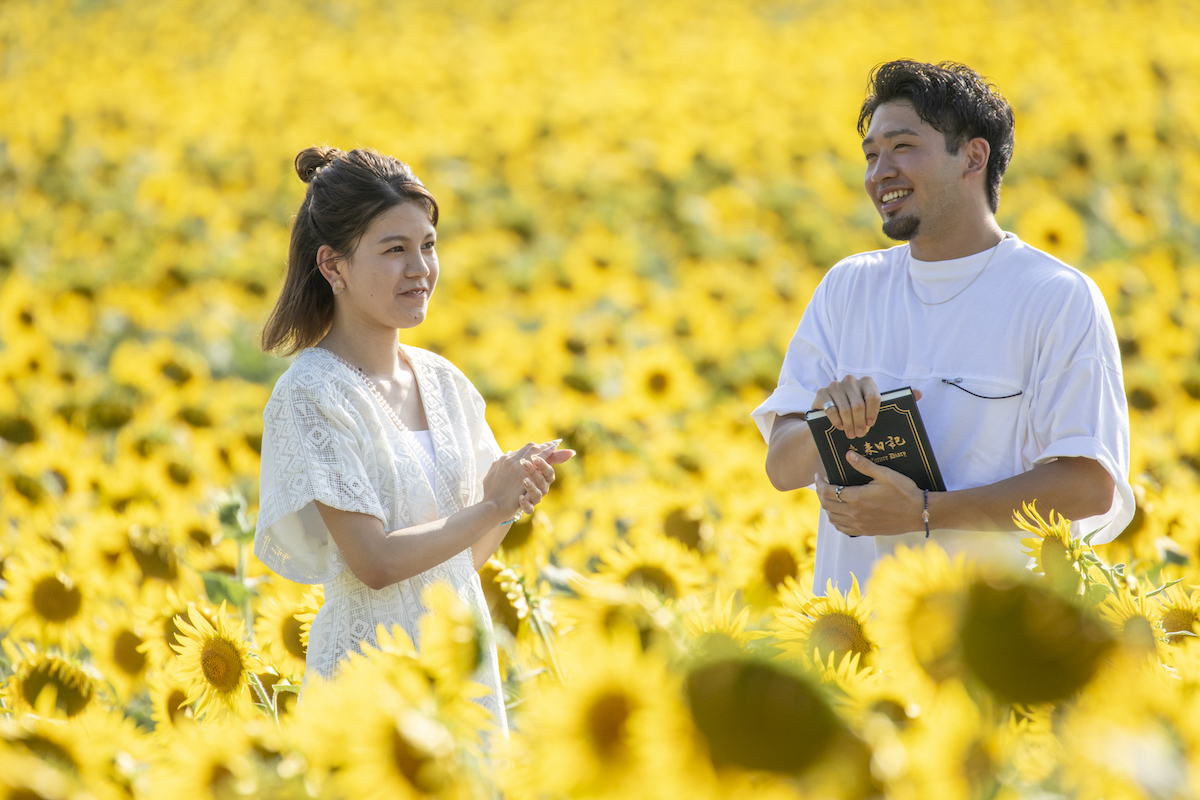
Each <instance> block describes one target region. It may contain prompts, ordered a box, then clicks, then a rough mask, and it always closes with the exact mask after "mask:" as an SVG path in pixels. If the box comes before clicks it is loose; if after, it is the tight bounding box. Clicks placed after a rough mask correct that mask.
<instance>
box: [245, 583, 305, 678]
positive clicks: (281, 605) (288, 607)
mask: <svg viewBox="0 0 1200 800" xmlns="http://www.w3.org/2000/svg"><path fill="white" fill-rule="evenodd" d="M257 608H258V619H257V620H255V622H254V636H255V639H256V641H257V642H258V645H259V647H262V648H263V649H264V655H267V656H269V657H270V659H271V660H272V662H273V663H275V664H276V665H278V666H279V667H280V668H281V669H282V670H283V671H284V673H285V674H289V675H303V674H304V663H305V657H306V655H307V654H308V645H307V643H306V642H305V641H304V639H303V638H302V636H301V628H302V627H303V626H304V623H303V622H302V621H301V620H300V619H298V618H297V616H296V615H297V614H300V613H304V611H305V609H304V606H302V605H301V604H300V603H299V602H296V601H292V600H289V598H287V597H285V596H276V597H267V598H265V599H263V600H262V601H261V602H259V603H258V607H257Z"/></svg>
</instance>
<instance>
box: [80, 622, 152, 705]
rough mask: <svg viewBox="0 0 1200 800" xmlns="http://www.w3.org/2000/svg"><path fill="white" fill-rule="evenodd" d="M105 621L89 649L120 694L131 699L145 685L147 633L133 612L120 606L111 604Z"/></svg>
mask: <svg viewBox="0 0 1200 800" xmlns="http://www.w3.org/2000/svg"><path fill="white" fill-rule="evenodd" d="M102 622H103V624H102V625H98V626H97V627H96V628H94V629H93V630H92V631H91V633H90V635H89V637H88V649H89V650H90V651H91V653H92V657H93V658H94V659H95V660H96V662H97V664H98V666H99V667H100V670H101V672H103V673H104V676H105V677H106V678H108V679H109V680H110V681H111V682H112V684H113V686H114V687H115V688H116V689H117V690H118V692H119V694H120V696H121V697H123V698H130V697H132V696H133V695H134V694H135V693H137V691H138V690H139V689H141V687H142V686H143V685H144V684H145V681H146V671H147V668H148V667H149V666H150V657H149V655H147V653H146V648H144V647H143V646H142V645H143V644H144V643H145V641H146V632H145V630H144V629H143V628H142V626H141V625H140V624H139V622H138V621H137V619H136V618H135V617H134V616H133V614H131V613H130V612H129V611H127V610H125V609H124V608H121V607H118V606H109V607H108V608H107V609H106V610H105V612H104V613H103V615H102Z"/></svg>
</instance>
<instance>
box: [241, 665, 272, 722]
mask: <svg viewBox="0 0 1200 800" xmlns="http://www.w3.org/2000/svg"><path fill="white" fill-rule="evenodd" d="M246 674H247V675H248V676H249V677H250V685H251V686H253V687H254V693H255V694H256V695H258V700H259V702H260V703H262V704H263V705H264V706H266V707H267V708H268V709H269V710H270V712H271V719H272V720H273V721H274V722H275V725H276V726H278V725H279V710H278V709H277V708H276V706H275V698H273V697H267V690H266V688H265V687H264V686H263V685H262V681H260V680H259V679H258V676H257V675H255V674H254V672H253V671H252V670H246Z"/></svg>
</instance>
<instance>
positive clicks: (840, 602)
mask: <svg viewBox="0 0 1200 800" xmlns="http://www.w3.org/2000/svg"><path fill="white" fill-rule="evenodd" d="M826 592H827V593H826V595H825V596H824V597H821V596H818V595H814V594H813V593H812V592H811V591H809V590H808V589H807V588H805V587H801V586H800V585H799V584H797V583H795V582H789V583H788V588H787V590H786V591H784V592H782V593H781V596H780V599H781V601H782V604H783V607H782V608H781V609H780V610H779V611H778V612H777V613H776V616H775V619H774V621H773V622H772V624H771V629H772V631H773V632H774V634H775V638H776V639H777V640H778V641H779V643H780V647H781V649H782V650H783V652H784V653H786V654H789V655H791V656H793V657H796V658H798V659H799V660H800V661H801V662H802V663H805V664H812V663H820V662H821V661H823V660H824V659H825V657H826V656H829V655H833V656H835V657H836V658H837V659H839V660H840V659H842V658H843V657H844V656H846V655H847V654H848V653H854V654H857V655H858V656H859V658H860V659H862V660H861V662H860V663H861V664H862V665H863V666H868V665H869V664H870V663H871V661H872V656H873V654H874V653H876V652H877V651H878V650H879V645H878V643H877V642H876V640H875V634H874V631H873V625H872V624H871V622H870V618H871V610H872V603H871V600H870V599H869V598H866V597H863V596H862V593H861V592H860V591H859V588H858V579H857V578H854V579H853V582H852V584H851V587H850V591H848V592H846V594H844V595H843V594H842V593H841V592H840V591H838V590H837V589H835V588H834V587H833V584H832V582H830V584H829V586H828V587H827V589H826Z"/></svg>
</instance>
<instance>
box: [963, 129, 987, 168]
mask: <svg viewBox="0 0 1200 800" xmlns="http://www.w3.org/2000/svg"><path fill="white" fill-rule="evenodd" d="M963 147H965V148H966V156H967V163H966V166H965V167H964V168H963V177H966V176H967V175H976V174H983V175H984V176H985V177H986V176H987V165H988V158H989V157H990V156H991V154H992V146H991V145H990V144H988V140H987V139H984V138H983V137H982V136H976V137H975V138H974V139H971V140H970V141H968V142H967V143H966V144H965V145H963Z"/></svg>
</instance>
